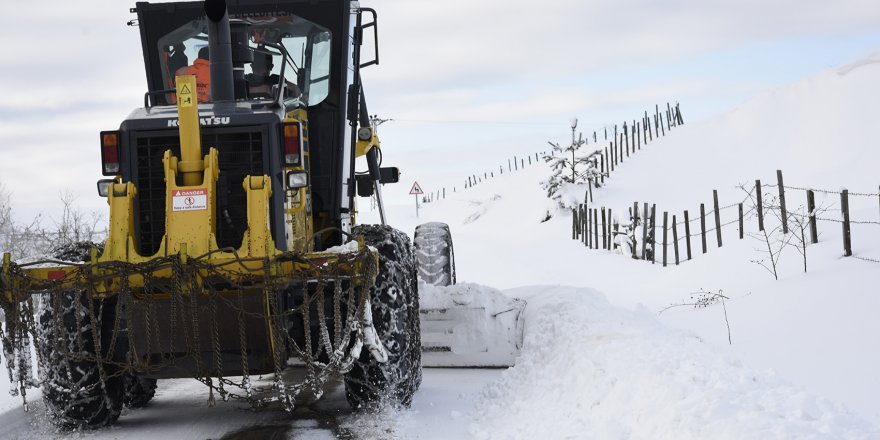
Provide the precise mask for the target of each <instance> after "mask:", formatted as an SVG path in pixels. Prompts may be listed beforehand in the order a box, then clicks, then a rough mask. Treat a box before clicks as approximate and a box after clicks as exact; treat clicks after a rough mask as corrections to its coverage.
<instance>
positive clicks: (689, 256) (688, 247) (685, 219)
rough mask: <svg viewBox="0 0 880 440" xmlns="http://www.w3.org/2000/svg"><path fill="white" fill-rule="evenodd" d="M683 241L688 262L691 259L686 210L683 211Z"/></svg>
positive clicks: (689, 233) (689, 231)
mask: <svg viewBox="0 0 880 440" xmlns="http://www.w3.org/2000/svg"><path fill="white" fill-rule="evenodd" d="M684 241H685V244H686V245H687V253H688V260H690V259H691V221H690V218H688V211H687V209H685V210H684Z"/></svg>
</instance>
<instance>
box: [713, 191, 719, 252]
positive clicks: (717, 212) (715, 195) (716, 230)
mask: <svg viewBox="0 0 880 440" xmlns="http://www.w3.org/2000/svg"><path fill="white" fill-rule="evenodd" d="M712 198H713V199H714V202H715V236H717V237H718V247H721V209H720V208H719V207H718V190H717V189H713V190H712Z"/></svg>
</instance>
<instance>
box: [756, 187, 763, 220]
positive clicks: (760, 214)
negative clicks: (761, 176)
mask: <svg viewBox="0 0 880 440" xmlns="http://www.w3.org/2000/svg"><path fill="white" fill-rule="evenodd" d="M755 195H756V196H757V198H758V206H757V209H758V230H759V231H763V230H764V202H763V201H761V181H760V180H756V181H755Z"/></svg>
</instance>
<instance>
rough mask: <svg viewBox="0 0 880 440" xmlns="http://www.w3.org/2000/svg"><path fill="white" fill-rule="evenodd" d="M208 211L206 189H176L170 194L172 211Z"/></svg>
mask: <svg viewBox="0 0 880 440" xmlns="http://www.w3.org/2000/svg"><path fill="white" fill-rule="evenodd" d="M203 209H208V189H207V188H199V189H176V190H174V191H172V193H171V210H172V211H200V210H203Z"/></svg>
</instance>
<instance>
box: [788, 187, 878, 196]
mask: <svg viewBox="0 0 880 440" xmlns="http://www.w3.org/2000/svg"><path fill="white" fill-rule="evenodd" d="M774 186H776V185H774ZM783 188H785V189H793V190H797V191H813V192H817V193H823V194H840V193H841V192H843V191H842V190H837V191H832V190H828V189H817V188H803V187H798V186H788V185H784V186H783ZM848 194H849V195H851V196H858V197H878V196H880V193H860V192H851V191H850V192H848Z"/></svg>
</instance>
